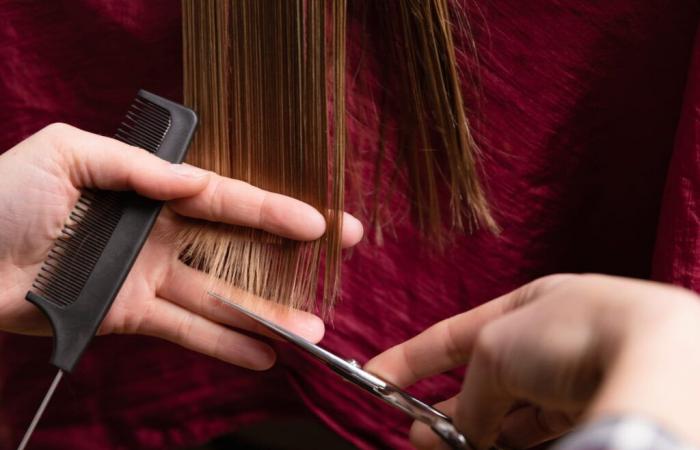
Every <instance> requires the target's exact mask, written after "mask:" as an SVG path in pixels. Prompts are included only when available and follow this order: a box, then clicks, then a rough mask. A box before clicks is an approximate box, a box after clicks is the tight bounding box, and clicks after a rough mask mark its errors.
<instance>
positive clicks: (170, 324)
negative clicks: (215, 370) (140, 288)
mask: <svg viewBox="0 0 700 450" xmlns="http://www.w3.org/2000/svg"><path fill="white" fill-rule="evenodd" d="M149 305H151V306H150V308H149V309H148V310H147V311H145V312H144V317H143V318H142V320H141V321H140V323H139V325H138V327H137V329H135V330H133V331H134V332H135V333H138V334H143V335H146V336H153V337H158V338H161V339H166V340H168V341H170V342H173V343H175V344H178V345H181V346H182V347H185V348H188V349H190V350H193V351H196V352H199V353H203V354H205V355H208V356H211V357H214V358H217V359H220V360H222V361H225V362H227V363H231V364H235V365H237V366H241V367H245V368H248V369H253V370H265V369H269V368H270V367H271V366H272V365H273V364H274V362H275V352H274V350H273V349H272V348H271V347H270V346H269V345H267V344H264V343H262V342H260V341H258V340H255V339H253V338H250V337H248V336H244V335H242V334H240V333H237V332H235V331H233V330H230V329H228V328H226V327H224V326H222V325H219V324H217V323H214V322H212V321H211V320H208V319H206V318H204V317H201V316H199V315H198V314H195V313H193V312H192V311H188V310H186V309H184V308H181V307H179V306H177V305H175V304H173V303H170V302H169V301H167V300H165V299H162V298H156V299H155V300H154V301H152V302H150V303H149Z"/></svg>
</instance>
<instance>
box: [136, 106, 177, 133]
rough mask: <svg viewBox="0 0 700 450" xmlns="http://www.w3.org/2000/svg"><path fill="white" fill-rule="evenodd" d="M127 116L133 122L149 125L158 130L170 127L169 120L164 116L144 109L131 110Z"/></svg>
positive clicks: (162, 130) (161, 130)
mask: <svg viewBox="0 0 700 450" xmlns="http://www.w3.org/2000/svg"><path fill="white" fill-rule="evenodd" d="M126 117H127V118H128V119H129V120H131V121H132V122H137V123H140V124H142V126H147V127H148V128H152V129H153V130H157V131H158V132H164V131H166V130H167V129H168V120H167V119H165V120H164V119H163V118H162V117H158V116H153V115H152V114H149V113H148V112H147V111H144V110H143V109H139V108H134V109H132V110H130V111H129V112H128V113H127V115H126Z"/></svg>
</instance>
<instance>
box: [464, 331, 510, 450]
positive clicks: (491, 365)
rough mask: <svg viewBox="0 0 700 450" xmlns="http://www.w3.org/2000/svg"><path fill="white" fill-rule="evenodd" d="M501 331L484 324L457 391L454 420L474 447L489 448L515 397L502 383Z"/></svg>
mask: <svg viewBox="0 0 700 450" xmlns="http://www.w3.org/2000/svg"><path fill="white" fill-rule="evenodd" d="M501 339H502V334H500V333H498V329H496V328H493V327H487V328H485V329H484V330H483V331H482V332H481V333H479V337H478V339H477V342H476V344H475V346H474V352H473V356H472V358H471V360H470V362H469V370H468V371H467V374H466V376H465V378H464V384H463V386H462V392H461V393H460V395H459V399H458V402H457V409H456V411H455V415H454V424H455V426H456V427H457V428H458V429H459V430H461V431H462V432H463V433H464V434H465V435H466V436H469V439H470V441H471V442H472V444H473V445H474V446H476V447H477V448H489V447H490V446H492V445H493V444H494V442H495V441H496V439H497V438H498V435H499V431H500V429H501V426H502V424H503V421H504V419H505V417H506V416H507V415H508V413H509V412H510V411H511V410H512V408H513V406H514V405H515V404H516V403H517V401H518V399H517V398H516V397H515V396H513V395H512V394H511V393H510V392H509V391H508V389H506V387H505V386H504V385H503V380H502V378H503V375H502V374H501V372H500V370H501V368H502V361H501V358H502V355H503V352H501V351H500V349H501V347H502V343H501Z"/></svg>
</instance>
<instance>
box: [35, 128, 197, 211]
mask: <svg viewBox="0 0 700 450" xmlns="http://www.w3.org/2000/svg"><path fill="white" fill-rule="evenodd" d="M38 134H41V135H44V137H45V138H46V139H48V140H49V141H50V143H51V145H52V148H53V149H54V150H55V151H56V152H58V153H59V156H60V158H59V161H61V163H62V165H63V170H64V172H65V173H66V174H67V175H68V177H69V179H70V181H71V183H72V184H73V186H75V187H76V188H82V187H93V188H98V189H106V190H115V191H119V190H134V191H136V192H138V193H139V194H141V195H144V196H146V197H150V198H154V199H158V200H170V199H175V198H182V197H190V196H192V195H195V194H197V193H199V192H200V191H202V190H203V189H204V188H205V187H206V184H207V182H208V179H209V175H210V172H207V171H205V170H202V169H199V168H197V167H194V166H190V165H187V164H171V163H169V162H167V161H165V160H163V159H160V158H158V157H157V156H155V155H154V154H152V153H149V152H148V151H146V150H143V149H140V148H137V147H133V146H131V145H127V144H124V143H123V142H120V141H117V140H116V139H112V138H108V137H104V136H99V135H96V134H92V133H88V132H86V131H82V130H79V129H77V128H74V127H71V126H69V125H65V124H53V125H49V126H48V127H46V128H44V129H43V130H41V131H40V132H39V133H38Z"/></svg>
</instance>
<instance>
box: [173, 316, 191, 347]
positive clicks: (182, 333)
mask: <svg viewBox="0 0 700 450" xmlns="http://www.w3.org/2000/svg"><path fill="white" fill-rule="evenodd" d="M193 325H194V315H193V314H191V313H189V314H186V315H185V316H184V317H183V318H182V319H181V320H180V323H179V324H178V326H177V331H176V332H175V336H176V338H177V340H178V342H186V341H187V340H188V339H189V337H190V335H191V334H192V327H193Z"/></svg>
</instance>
